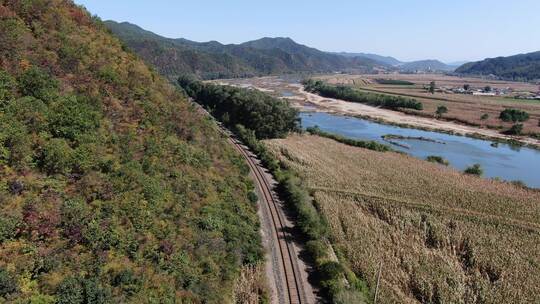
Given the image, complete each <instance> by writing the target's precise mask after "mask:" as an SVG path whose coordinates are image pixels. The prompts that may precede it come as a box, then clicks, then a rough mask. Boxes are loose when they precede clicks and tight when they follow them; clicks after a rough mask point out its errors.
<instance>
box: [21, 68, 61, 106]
mask: <svg viewBox="0 0 540 304" xmlns="http://www.w3.org/2000/svg"><path fill="white" fill-rule="evenodd" d="M19 91H20V92H21V94H22V95H23V96H32V97H35V98H37V99H41V100H43V101H44V102H46V103H49V102H52V101H53V100H54V99H55V98H56V97H58V81H57V80H56V79H54V78H53V77H52V76H50V75H49V74H47V73H45V72H44V71H43V70H41V69H39V68H37V67H31V68H29V69H28V70H26V71H25V72H24V73H23V74H22V75H21V76H20V77H19Z"/></svg>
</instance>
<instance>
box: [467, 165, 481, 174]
mask: <svg viewBox="0 0 540 304" xmlns="http://www.w3.org/2000/svg"><path fill="white" fill-rule="evenodd" d="M464 172H465V173H466V174H471V175H478V176H482V174H484V170H483V169H482V167H481V166H480V164H474V165H472V166H470V167H468V168H467V169H465V171H464Z"/></svg>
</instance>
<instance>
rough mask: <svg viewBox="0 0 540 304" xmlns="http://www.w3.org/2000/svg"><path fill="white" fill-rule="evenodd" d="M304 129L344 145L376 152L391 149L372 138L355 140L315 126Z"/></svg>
mask: <svg viewBox="0 0 540 304" xmlns="http://www.w3.org/2000/svg"><path fill="white" fill-rule="evenodd" d="M306 131H307V132H309V133H311V134H314V135H317V136H321V137H326V138H330V139H333V140H335V141H337V142H340V143H342V144H346V145H349V146H353V147H359V148H364V149H369V150H373V151H378V152H388V151H393V150H392V148H390V147H389V146H387V145H383V144H380V143H378V142H376V141H373V140H371V141H365V140H357V139H352V138H347V137H344V136H341V135H337V134H332V133H327V132H324V131H322V130H321V129H319V127H317V126H315V127H309V128H307V129H306Z"/></svg>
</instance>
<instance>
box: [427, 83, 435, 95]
mask: <svg viewBox="0 0 540 304" xmlns="http://www.w3.org/2000/svg"><path fill="white" fill-rule="evenodd" d="M435 89H436V85H435V81H432V82H430V83H429V88H428V91H429V92H430V93H431V94H435Z"/></svg>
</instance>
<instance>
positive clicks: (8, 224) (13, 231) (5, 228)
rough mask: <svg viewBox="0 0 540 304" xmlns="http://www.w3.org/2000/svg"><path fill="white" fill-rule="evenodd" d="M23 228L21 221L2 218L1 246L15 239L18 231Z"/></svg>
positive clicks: (12, 218) (0, 223)
mask: <svg viewBox="0 0 540 304" xmlns="http://www.w3.org/2000/svg"><path fill="white" fill-rule="evenodd" d="M19 226H21V221H20V220H19V219H17V218H14V217H10V216H2V217H0V244H2V243H3V242H5V241H8V240H11V239H13V238H15V236H16V235H17V229H18V228H19Z"/></svg>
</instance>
